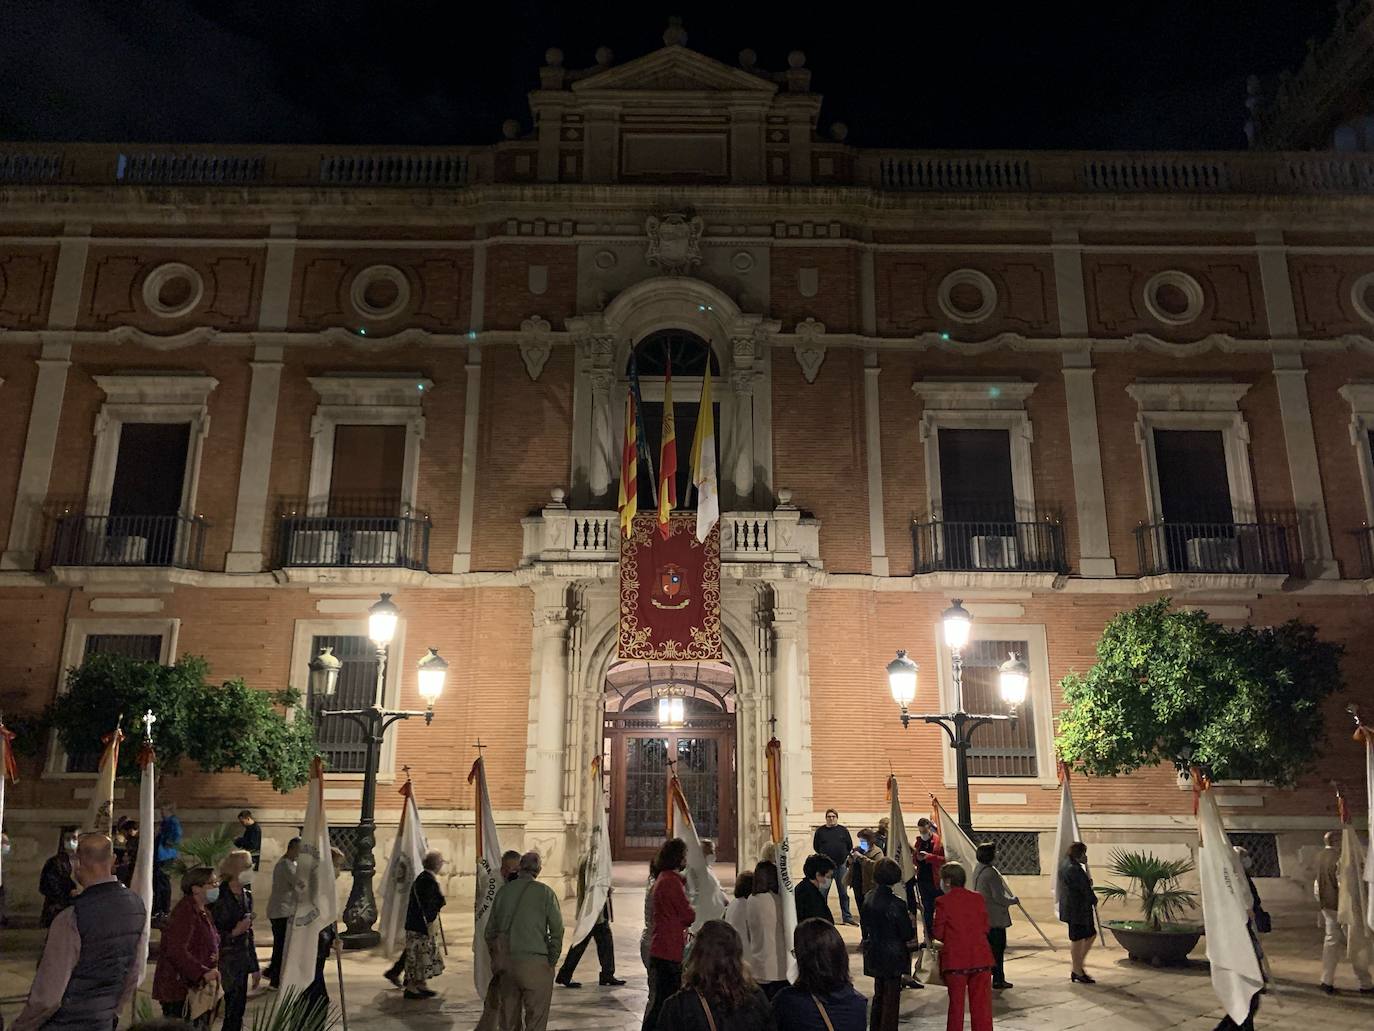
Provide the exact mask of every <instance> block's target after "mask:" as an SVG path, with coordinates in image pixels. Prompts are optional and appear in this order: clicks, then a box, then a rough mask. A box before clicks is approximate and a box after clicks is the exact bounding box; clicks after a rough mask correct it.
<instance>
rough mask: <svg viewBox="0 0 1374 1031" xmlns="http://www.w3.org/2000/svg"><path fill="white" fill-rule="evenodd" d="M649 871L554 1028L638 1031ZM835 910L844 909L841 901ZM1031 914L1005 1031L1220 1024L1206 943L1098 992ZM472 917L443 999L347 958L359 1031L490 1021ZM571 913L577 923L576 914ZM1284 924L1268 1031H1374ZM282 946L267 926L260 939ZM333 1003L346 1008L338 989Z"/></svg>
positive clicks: (18, 959)
mask: <svg viewBox="0 0 1374 1031" xmlns="http://www.w3.org/2000/svg"><path fill="white" fill-rule="evenodd" d="M640 872H641V871H640V868H639V866H638V865H636V866H635V867H633V868H631V867H620V866H618V867H617V884H619V885H621V887H620V891H619V895H618V899H617V901H618V903H619V904H618V905H617V907H616V914H617V919H616V923H615V941H616V958H617V960H618V961H619V967H618V970H617V972H618V973H619V974H620V976H622V977H624V978H625V979H626V980H627V981H628V982H629V983H628V984H627V985H626V986H625V987H624V988H615V989H610V988H600V987H597V985H596V979H597V965H596V949H595V948H589V949H588V951H587V953H586V955H585V956H584V957H583V959H582V965H581V967H580V969H579V970H578V976H579V979H580V980H581V981H582V982H583V987H582V988H581V989H579V990H576V991H569V990H566V989H563V988H556V989H555V995H554V1010H553V1017H552V1019H551V1020H550V1022H549V1027H550V1029H552V1031H574V1029H586V1031H593V1029H596V1031H602V1029H604V1031H638V1028H639V1024H640V1019H641V1017H642V1015H643V1012H644V999H645V993H646V986H645V978H644V969H643V967H642V966H641V965H640V961H639V949H638V941H639V932H640V929H641V927H642V924H643V920H642V908H643V907H642V895H641V890H640V888H641V886H642V883H643V882H642V881H640V880H639V874H640ZM722 872H724V871H722ZM831 900H832V905H833V904H834V895H833V893H832V896H831ZM1028 905H1029V908H1030V910H1031V914H1032V916H1034V917H1035V919H1036V920H1037V921H1039V923H1040V925H1041V926H1042V927H1043V928H1044V929H1045V931H1046V933H1048V934H1049V935H1050V937H1051V938H1052V939H1053V940H1054V941H1055V942H1056V944H1059V945H1060V946H1061V948H1060V951H1059V952H1053V951H1051V950H1050V949H1049V947H1048V946H1046V945H1045V943H1044V942H1043V941H1042V940H1041V939H1040V938H1039V937H1038V936H1037V935H1036V934H1035V932H1034V931H1033V930H1032V929H1031V928H1030V927H1029V925H1027V924H1026V922H1025V920H1024V919H1021V918H1020V916H1019V914H1017V917H1018V920H1017V923H1016V925H1015V926H1013V927H1012V929H1011V934H1010V948H1009V950H1008V955H1007V977H1008V979H1009V980H1011V981H1012V982H1014V983H1015V986H1016V987H1015V988H1013V989H1011V990H1009V991H1006V992H1000V993H997V996H996V1002H995V1010H994V1013H995V1018H994V1019H995V1025H996V1027H997V1028H998V1031H1050V1029H1061V1031H1070V1029H1075V1028H1100V1029H1101V1031H1162V1029H1166V1028H1176V1029H1180V1031H1209V1029H1211V1028H1212V1027H1214V1026H1215V1024H1216V1022H1217V1021H1218V1020H1219V1019H1220V1016H1221V1014H1220V1010H1219V1009H1218V1007H1217V1003H1216V999H1215V997H1214V996H1213V994H1212V987H1211V982H1210V980H1209V978H1208V973H1207V966H1206V964H1205V963H1204V962H1201V961H1200V959H1201V957H1202V956H1203V955H1204V945H1205V942H1204V944H1200V945H1199V946H1198V948H1197V949H1195V950H1194V955H1195V956H1197V957H1198V958H1199V961H1195V962H1194V963H1193V964H1192V965H1191V966H1190V967H1187V968H1183V969H1176V970H1154V969H1151V968H1149V967H1146V966H1141V965H1138V964H1134V963H1130V962H1129V961H1127V959H1126V957H1125V954H1124V953H1123V952H1122V951H1121V949H1119V948H1117V947H1115V945H1114V944H1113V945H1112V946H1111V947H1102V946H1099V947H1097V948H1095V949H1094V951H1093V952H1092V954H1091V955H1090V956H1089V959H1088V967H1089V970H1090V971H1091V972H1092V974H1093V976H1095V977H1096V978H1097V979H1098V983H1097V984H1096V985H1075V984H1071V983H1070V981H1069V967H1068V950H1067V941H1066V939H1065V937H1064V934H1063V927H1062V925H1061V924H1059V923H1058V922H1057V921H1055V920H1054V919H1053V918H1052V917H1051V915H1050V903H1049V900H1048V899H1045V900H1034V901H1031V902H1029V903H1028ZM470 913H471V911H470V909H469V908H468V902H467V900H463V899H456V898H455V899H454V900H453V902H452V904H451V905H450V907H449V909H448V911H447V915H446V917H445V921H444V922H445V927H446V930H447V937H448V942H449V946H450V949H451V953H450V956H449V961H448V963H449V969H448V970H447V971H446V972H445V973H444V974H443V976H441V977H439V978H437V979H436V980H435V981H433V982H432V986H433V987H435V988H436V989H438V990H439V991H440V994H439V996H438V997H437V998H434V999H430V1000H425V1001H412V1000H406V999H404V998H402V997H401V993H400V992H399V991H398V990H396V989H394V988H392V987H391V985H390V984H389V983H387V982H386V981H385V980H383V979H382V971H383V970H384V969H386V967H387V966H388V965H389V957H386V956H380V955H376V956H374V955H370V954H356V953H350V954H347V955H346V956H345V959H344V971H345V978H346V980H347V984H348V1009H349V1027H350V1028H354V1029H366V1031H393V1029H401V1028H407V1029H415V1031H440V1029H443V1031H449V1029H453V1031H470V1029H471V1028H473V1026H474V1025H475V1024H476V1023H477V1018H478V1016H479V1015H480V1013H481V1003H480V1001H479V1000H478V999H477V997H476V993H475V991H474V989H473V986H472V964H471V961H470V958H469V956H470V952H469V946H468V943H469V942H470V940H471V927H472V918H471V915H470ZM567 915H568V919H569V922H570V923H571V916H572V914H571V911H570V909H569V910H568V911H567ZM1274 925H1275V927H1276V928H1277V930H1276V931H1275V932H1274V933H1273V934H1271V935H1268V936H1266V941H1265V944H1266V947H1267V948H1268V950H1269V954H1270V964H1271V967H1272V970H1273V973H1274V976H1275V984H1274V985H1273V987H1272V988H1271V993H1270V995H1268V996H1267V997H1266V999H1265V1002H1264V1006H1263V1008H1262V1010H1261V1013H1260V1017H1259V1022H1258V1023H1259V1027H1261V1028H1265V1027H1279V1026H1281V1025H1290V1026H1291V1025H1293V1024H1294V1023H1296V1022H1301V1023H1302V1024H1303V1025H1307V1026H1309V1027H1310V1026H1316V1025H1320V1027H1321V1029H1322V1031H1355V1029H1360V1031H1368V1029H1369V1028H1371V1027H1374V998H1369V997H1362V996H1359V995H1356V994H1355V992H1354V990H1353V989H1354V982H1353V979H1352V976H1351V974H1350V970H1349V967H1348V966H1347V967H1345V968H1344V969H1342V970H1341V971H1339V972H1338V975H1337V984H1338V986H1339V987H1341V988H1343V989H1345V991H1344V992H1343V994H1341V995H1338V996H1336V997H1334V998H1329V997H1327V996H1326V995H1324V994H1322V993H1321V992H1320V991H1318V990H1317V988H1316V982H1317V980H1318V973H1319V961H1320V954H1321V941H1320V935H1319V933H1318V931H1317V928H1316V922H1315V916H1314V914H1313V913H1312V911H1311V909H1310V908H1307V907H1304V906H1301V905H1288V904H1285V905H1281V906H1277V907H1274ZM843 933H844V935H845V938H846V940H847V941H848V942H849V943H850V945H851V948H852V947H855V946H857V943H858V938H859V935H858V929H857V928H853V927H846V928H843ZM1108 937H1109V938H1110V933H1109V934H1108ZM270 940H271V936H270V933H268V931H267V928H266V927H265V926H264V927H263V928H262V929H261V931H260V932H259V941H260V942H261V941H267V942H270ZM40 942H41V935H40V934H39V932H36V931H23V930H6V931H4V932H0V1014H3V1016H4V1017H6V1018H7V1019H12V1018H13V1016H14V1014H15V1013H16V1012H17V1011H18V1009H19V1007H20V1005H22V1000H23V995H24V993H25V991H26V990H27V988H28V983H29V980H30V978H31V977H32V971H33V966H34V963H35V960H36V957H37V952H38V949H39V947H40ZM265 958H266V956H265V950H264V960H265ZM853 964H854V971H855V983H856V986H857V987H858V989H859V991H861V992H863V993H864V994H866V995H870V996H871V994H872V982H871V981H869V980H868V979H867V978H864V977H862V976H861V975H860V973H859V971H860V970H861V969H862V959H861V957H859V956H858V955H857V954H855V955H854V957H853ZM149 983H151V981H150V982H149ZM331 994H332V995H335V997H336V1001H337V989H336V982H333V981H331ZM267 997H268V998H270V997H271V996H270V995H268V996H267ZM257 1004H258V1001H257V1000H255V1002H254V1003H250V1016H251V1012H252V1008H253V1007H255V1006H256V1005H257ZM945 1011H946V1004H945V992H944V989H943V988H940V987H935V986H932V987H929V988H926V989H924V990H921V991H909V992H905V993H903V998H902V1026H903V1027H911V1028H920V1029H924V1028H930V1029H932V1031H933V1029H937V1028H943V1027H944V1022H945ZM249 1026H251V1023H250V1025H249ZM780 1031H786V1029H780Z"/></svg>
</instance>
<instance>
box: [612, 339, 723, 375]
mask: <svg viewBox="0 0 1374 1031" xmlns="http://www.w3.org/2000/svg"><path fill="white" fill-rule="evenodd" d="M669 358H671V359H672V362H673V376H674V377H675V378H676V377H678V376H701V375H703V374H704V373H705V372H706V362H707V361H708V360H709V361H710V362H711V375H712V376H719V375H720V362H719V361H717V360H716V356H715V353H714V352H713V351H712V350H711V345H710V344H708V343H707V342H706V341H705V340H703V339H701V337H699V336H697V335H696V334H695V333H688V332H687V331H685V330H681V329H661V330H659V331H658V332H657V333H650V334H649V335H648V336H646V337H645V338H644V339H643V340H641V341H640V342H639V343H638V344H636V345H635V350H634V361H635V365H636V367H637V369H638V372H639V375H640V378H641V379H645V378H653V377H660V376H662V375H663V373H664V371H665V370H666V369H667V367H668V360H669ZM625 371H626V372H627V373H628V372H629V369H628V368H627V369H626V370H625Z"/></svg>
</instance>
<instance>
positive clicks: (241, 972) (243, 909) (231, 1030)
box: [210, 848, 261, 1031]
mask: <svg viewBox="0 0 1374 1031" xmlns="http://www.w3.org/2000/svg"><path fill="white" fill-rule="evenodd" d="M219 875H220V885H219V898H217V899H215V903H214V905H212V906H211V907H210V917H211V919H213V920H214V922H215V930H216V931H218V932H219V941H220V947H219V975H220V983H221V984H222V985H223V986H224V1026H223V1027H222V1028H221V1029H220V1031H242V1028H243V1010H244V1007H245V1006H246V1005H247V1004H248V978H249V976H250V975H251V976H252V978H253V987H254V988H256V987H257V985H258V980H259V978H260V976H261V975H260V974H259V973H258V950H257V946H256V945H255V944H254V942H253V891H252V889H251V888H250V887H249V886H250V885H251V884H252V883H253V856H252V854H251V853H249V852H248V851H247V850H246V849H241V848H236V849H234V850H233V851H232V852H230V853H229V854H228V855H227V856H225V857H224V859H223V861H221V862H220V864H219Z"/></svg>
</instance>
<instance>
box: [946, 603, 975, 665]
mask: <svg viewBox="0 0 1374 1031" xmlns="http://www.w3.org/2000/svg"><path fill="white" fill-rule="evenodd" d="M940 621H941V623H943V624H944V628H945V647H947V648H949V650H950V651H955V652H957V651H961V650H963V647H964V645H966V644H968V635H969V628H970V626H971V625H972V623H973V617H972V616H971V615H969V611H968V609H966V608H964V605H963V602H962V601H960V599H958V598H955V599H954V604H953V605H951V606H950V607H949V608H947V609H945V612H944V615H943V616H941V617H940Z"/></svg>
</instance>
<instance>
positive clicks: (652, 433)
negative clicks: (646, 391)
mask: <svg viewBox="0 0 1374 1031" xmlns="http://www.w3.org/2000/svg"><path fill="white" fill-rule="evenodd" d="M693 389H694V390H696V391H698V392H699V391H700V389H701V388H700V387H694V388H693ZM697 408H698V405H697V402H696V401H690V402H688V401H674V402H673V438H674V439H675V440H676V441H677V507H678V508H695V507H696V503H697V499H696V493H695V488H694V487H693V486H692V439H693V438H694V437H695V436H696V432H697ZM711 408H712V411H713V413H714V415H715V420H716V432H715V438H714V439H715V442H716V480H717V482H719V480H720V478H721V470H720V405H719V404H712V406H711ZM643 412H644V439H645V440H647V441H648V442H649V454H650V455H652V456H653V460H654V475H653V488H652V489H651V488H650V486H649V481H650V477H649V475H648V472H649V470H648V467H647V466H646V465H644V463H642V462H641V463H640V466H639V510H640V511H641V512H648V511H651V510H652V509H653V507H654V501H653V491H656V490H657V489H658V477H659V457H660V453H661V450H662V447H663V402H662V401H645V402H644V408H643Z"/></svg>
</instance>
